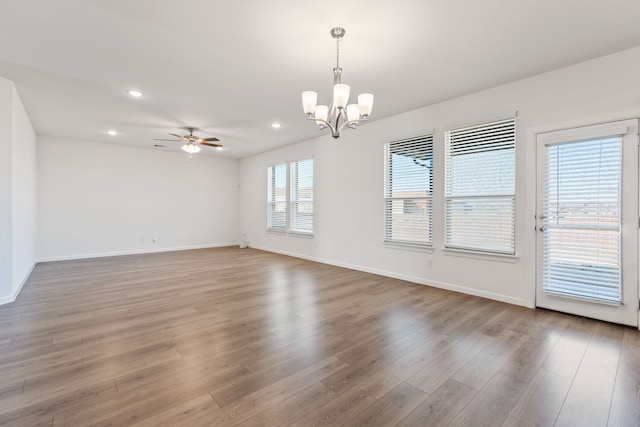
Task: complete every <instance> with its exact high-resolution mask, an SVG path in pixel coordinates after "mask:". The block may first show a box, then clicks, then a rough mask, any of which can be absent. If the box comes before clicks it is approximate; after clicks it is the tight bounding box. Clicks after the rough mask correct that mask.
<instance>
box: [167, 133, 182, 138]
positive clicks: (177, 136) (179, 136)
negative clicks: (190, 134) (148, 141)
mask: <svg viewBox="0 0 640 427" xmlns="http://www.w3.org/2000/svg"><path fill="white" fill-rule="evenodd" d="M169 135H172V136H175V137H176V138H180V139H184V137H183V136H181V135H176V134H175V133H170V134H169Z"/></svg>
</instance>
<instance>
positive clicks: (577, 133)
mask: <svg viewBox="0 0 640 427" xmlns="http://www.w3.org/2000/svg"><path fill="white" fill-rule="evenodd" d="M620 126H627V131H626V132H625V135H627V138H629V137H635V138H634V139H635V144H634V151H633V153H635V156H634V158H635V162H634V161H633V160H631V162H634V163H635V166H634V167H632V169H633V170H631V171H629V167H628V165H627V166H626V168H625V166H624V164H623V170H622V177H621V186H622V190H621V191H622V192H623V194H624V186H625V181H626V180H628V179H631V180H632V182H633V181H635V185H636V191H635V193H633V194H632V195H631V197H630V198H631V201H630V203H631V204H632V205H633V207H627V208H626V209H625V206H627V205H628V203H624V202H623V211H622V212H621V214H622V215H625V213H624V212H627V213H626V217H627V220H628V222H627V224H630V220H629V219H628V217H629V216H632V217H634V218H635V219H634V221H633V222H634V228H633V229H631V226H630V225H627V226H625V225H624V223H623V226H622V236H627V237H622V239H623V241H622V247H623V248H625V249H623V250H622V261H621V262H622V264H623V273H622V274H623V277H624V275H625V271H626V274H628V272H629V265H630V264H633V265H635V267H634V270H632V274H631V275H632V277H631V279H630V280H632V281H634V282H635V286H634V287H633V288H634V291H632V293H633V292H635V296H636V298H635V299H636V300H635V301H633V302H629V301H628V302H627V304H632V306H633V308H634V310H635V319H634V324H633V325H632V326H636V327H638V329H640V310H639V308H640V307H638V298H640V267H638V264H639V261H640V229H639V228H640V150H639V148H638V146H639V145H640V133H639V128H640V118H639V117H631V118H612V119H611V120H607V121H604V122H603V121H600V122H595V121H594V122H591V123H584V122H581V123H571V124H570V125H567V126H566V127H561V128H557V127H556V128H547V129H544V128H538V129H535V130H532V131H531V135H532V136H533V138H532V140H533V152H534V154H535V156H534V158H535V162H533V163H534V168H533V172H534V180H533V182H534V186H533V187H534V204H533V206H534V212H535V217H534V225H535V230H536V231H535V234H534V236H535V237H534V247H535V251H534V253H535V260H534V263H533V264H534V265H533V268H534V272H535V274H534V281H533V285H534V288H533V294H534V305H535V307H540V305H539V297H540V293H539V285H540V283H539V282H540V273H541V265H542V249H543V248H542V247H541V246H542V245H541V244H540V236H539V233H540V232H539V231H537V229H538V227H539V226H540V224H541V222H540V219H539V218H538V216H539V215H540V213H541V210H542V206H541V203H542V200H541V198H540V194H539V192H540V185H541V182H542V181H541V180H542V179H544V177H541V176H540V175H541V172H540V171H539V168H540V167H541V161H545V160H544V158H543V156H544V155H545V150H544V149H543V147H544V146H545V145H546V144H549V142H551V141H552V140H558V141H562V140H565V141H571V140H576V141H577V140H580V139H581V134H582V135H583V137H584V138H585V139H586V138H590V137H591V138H597V137H598V136H610V135H612V133H611V130H612V129H614V128H616V127H620ZM599 132H600V134H599ZM545 134H547V135H552V134H553V136H551V137H549V136H547V137H545ZM618 134H619V132H618ZM545 138H546V140H545ZM626 144H629V140H628V139H627V142H626ZM624 146H625V142H624V140H623V162H624V153H625V150H624ZM627 157H628V156H627ZM626 161H627V162H629V160H626ZM627 196H628V193H627ZM628 198H629V197H626V198H625V199H628ZM634 199H635V200H634ZM631 210H633V211H634V214H633V215H632V214H631V213H630V212H631ZM623 221H625V219H624V217H623ZM629 235H631V236H632V237H631V239H632V242H631V244H625V241H627V240H628V239H629V237H628V236H629ZM631 247H633V252H634V253H632V254H628V252H629V250H630V248H631ZM623 280H625V279H624V278H623ZM627 286H628V285H627ZM557 298H559V299H560V300H561V301H562V304H563V303H564V302H567V301H568V304H567V305H569V306H579V305H580V304H594V305H600V306H603V307H606V306H607V305H606V304H599V303H597V302H585V301H577V300H574V301H575V302H571V298H565V297H562V296H559V297H557ZM623 298H624V297H623ZM562 304H560V305H562ZM609 307H610V306H609ZM572 308H575V307H572ZM551 309H556V308H551ZM559 311H560V310H559ZM596 311H599V310H596ZM606 311H607V309H605V310H604V312H606ZM598 314H599V313H598ZM604 317H607V316H606V315H605V316H604ZM594 318H601V317H594ZM601 320H605V321H611V320H608V319H606V318H604V319H601Z"/></svg>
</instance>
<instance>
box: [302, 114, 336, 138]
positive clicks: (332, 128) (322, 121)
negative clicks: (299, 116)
mask: <svg viewBox="0 0 640 427" xmlns="http://www.w3.org/2000/svg"><path fill="white" fill-rule="evenodd" d="M307 120H313V121H314V122H316V123H317V122H320V123H322V124H323V125H324V127H325V128H326V127H328V128H330V129H331V134H332V135H334V134H336V128H335V127H333V125H332V124H331V123H329V122H328V121H326V120H322V119H316V118H315V117H309V116H307ZM321 129H324V128H321ZM334 138H335V137H334Z"/></svg>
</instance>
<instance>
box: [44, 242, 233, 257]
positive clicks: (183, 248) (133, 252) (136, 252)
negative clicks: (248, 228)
mask: <svg viewBox="0 0 640 427" xmlns="http://www.w3.org/2000/svg"><path fill="white" fill-rule="evenodd" d="M239 244H240V243H239V242H232V243H215V244H208V245H194V246H179V247H170V248H158V249H149V248H147V249H137V250H131V251H117V252H99V253H93V254H79V255H63V256H57V257H46V258H38V262H52V261H72V260H76V259H90V258H104V257H112V256H122V255H140V254H152V253H158V252H176V251H189V250H193V249H210V248H222V247H227V246H238V245H239Z"/></svg>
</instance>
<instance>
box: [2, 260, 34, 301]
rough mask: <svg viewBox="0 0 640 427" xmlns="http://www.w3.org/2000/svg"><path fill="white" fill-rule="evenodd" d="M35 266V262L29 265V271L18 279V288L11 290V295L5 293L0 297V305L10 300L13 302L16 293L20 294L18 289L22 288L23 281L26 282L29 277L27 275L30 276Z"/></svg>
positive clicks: (16, 295)
mask: <svg viewBox="0 0 640 427" xmlns="http://www.w3.org/2000/svg"><path fill="white" fill-rule="evenodd" d="M35 267H36V263H35V262H34V263H33V264H32V265H31V268H30V269H29V272H28V273H27V274H26V275H25V276H24V277H23V278H22V280H21V281H20V286H18V288H17V289H16V290H15V292H13V294H12V295H7V296H6V297H2V298H0V305H3V304H9V303H10V302H14V301H15V300H16V298H18V295H19V294H20V291H21V290H22V287H23V286H24V284H25V283H27V280H28V279H29V276H31V273H32V272H33V269H34V268H35Z"/></svg>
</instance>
